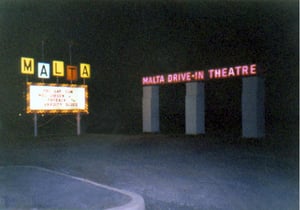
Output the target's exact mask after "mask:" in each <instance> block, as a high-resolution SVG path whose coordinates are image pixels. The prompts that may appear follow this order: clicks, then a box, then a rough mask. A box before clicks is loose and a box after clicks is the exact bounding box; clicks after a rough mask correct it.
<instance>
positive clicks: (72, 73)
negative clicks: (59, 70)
mask: <svg viewBox="0 0 300 210" xmlns="http://www.w3.org/2000/svg"><path fill="white" fill-rule="evenodd" d="M67 80H68V81H77V66H70V65H68V66H67Z"/></svg>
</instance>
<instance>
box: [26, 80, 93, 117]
mask: <svg viewBox="0 0 300 210" xmlns="http://www.w3.org/2000/svg"><path fill="white" fill-rule="evenodd" d="M26 101H27V108H26V112H27V113H80V112H81V113H88V90H87V85H70V84H60V85H59V84H52V83H50V84H45V83H31V82H28V83H27V96H26Z"/></svg>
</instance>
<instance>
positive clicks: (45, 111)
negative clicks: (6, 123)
mask: <svg viewBox="0 0 300 210" xmlns="http://www.w3.org/2000/svg"><path fill="white" fill-rule="evenodd" d="M26 86H27V92H26V113H27V114H30V113H37V114H74V113H85V114H88V113H89V111H88V86H87V85H77V84H56V83H33V82H27V83H26ZM31 86H43V87H58V88H59V87H62V88H64V87H67V88H84V109H78V108H74V109H72V108H70V109H55V108H54V109H31V107H30V95H31V94H30V87H31Z"/></svg>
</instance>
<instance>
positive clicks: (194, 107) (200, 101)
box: [185, 82, 205, 135]
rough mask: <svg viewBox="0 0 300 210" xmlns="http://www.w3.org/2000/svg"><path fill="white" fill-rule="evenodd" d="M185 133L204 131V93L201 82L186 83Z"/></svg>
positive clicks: (194, 133) (200, 132) (202, 132)
mask: <svg viewBox="0 0 300 210" xmlns="http://www.w3.org/2000/svg"><path fill="white" fill-rule="evenodd" d="M185 133H186V134H192V135H196V134H204V133H205V93H204V83H203V82H191V83H186V96H185Z"/></svg>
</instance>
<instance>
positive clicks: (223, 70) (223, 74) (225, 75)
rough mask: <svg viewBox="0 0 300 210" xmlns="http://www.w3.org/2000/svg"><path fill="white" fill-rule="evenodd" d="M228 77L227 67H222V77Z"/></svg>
mask: <svg viewBox="0 0 300 210" xmlns="http://www.w3.org/2000/svg"><path fill="white" fill-rule="evenodd" d="M226 77H227V68H222V78H226Z"/></svg>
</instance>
